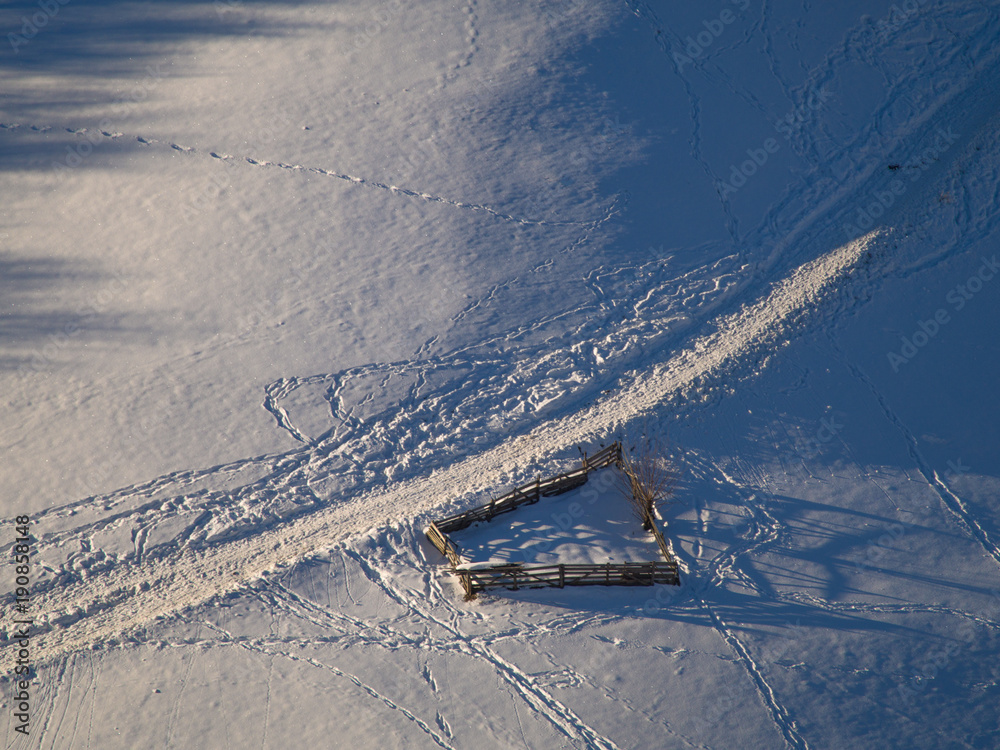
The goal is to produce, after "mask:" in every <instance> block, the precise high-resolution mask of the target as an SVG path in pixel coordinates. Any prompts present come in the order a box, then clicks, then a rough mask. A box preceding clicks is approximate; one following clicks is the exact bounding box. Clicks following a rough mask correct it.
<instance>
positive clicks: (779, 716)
mask: <svg viewBox="0 0 1000 750" xmlns="http://www.w3.org/2000/svg"><path fill="white" fill-rule="evenodd" d="M703 603H704V602H703ZM704 604H705V610H706V611H707V612H708V615H709V617H710V618H711V620H712V624H713V625H714V626H715V629H716V630H717V631H718V632H719V633H720V634H721V635H722V637H723V639H724V640H725V641H726V643H728V644H729V647H730V648H731V649H732V650H733V653H735V654H736V655H737V657H738V658H739V661H740V664H742V665H743V668H744V669H746V671H747V674H748V675H750V679H751V680H752V681H753V683H754V687H755V688H756V689H757V693H758V694H759V695H760V697H761V699H762V700H763V701H764V705H765V706H767V710H768V711H769V712H770V714H771V719H772V720H773V721H774V723H775V725H776V726H777V727H778V729H779V731H780V732H781V734H782V736H783V737H784V738H785V742H786V743H787V744H788V745H789V747H793V748H796V750H809V743H808V742H806V741H805V739H804V738H803V737H802V736H801V735H800V734H799V731H798V727H797V726H796V724H795V721H794V720H793V719H791V717H789V715H788V712H787V711H786V710H785V709H784V707H783V706H782V705H781V703H780V702H779V701H778V697H777V696H776V695H775V693H774V690H773V689H772V688H771V685H770V683H768V681H767V680H766V679H765V678H764V670H762V669H761V668H760V665H758V664H757V662H756V661H755V660H754V658H753V656H752V655H751V654H750V650H749V649H748V648H747V647H746V646H745V645H744V644H743V641H741V640H740V639H739V638H737V637H736V635H735V634H733V632H732V630H730V629H729V627H728V626H727V625H726V623H725V622H724V621H723V620H722V618H721V617H719V616H718V615H717V614H716V613H715V611H714V610H713V609H712V607H710V606H709V605H708V604H707V603H704Z"/></svg>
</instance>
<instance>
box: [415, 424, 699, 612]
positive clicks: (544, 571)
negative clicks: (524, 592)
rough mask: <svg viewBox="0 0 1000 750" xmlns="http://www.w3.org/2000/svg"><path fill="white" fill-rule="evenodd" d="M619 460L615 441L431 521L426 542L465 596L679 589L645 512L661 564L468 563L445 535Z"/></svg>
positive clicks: (580, 481)
mask: <svg viewBox="0 0 1000 750" xmlns="http://www.w3.org/2000/svg"><path fill="white" fill-rule="evenodd" d="M621 461H622V449H621V443H618V442H615V443H612V444H611V445H609V446H608V447H607V448H604V449H603V450H600V451H598V452H597V453H595V454H594V455H592V456H589V457H588V456H587V454H584V457H583V462H582V464H581V466H580V468H578V469H574V470H573V471H568V472H564V473H562V474H557V475H556V476H554V477H550V478H548V479H542V478H541V477H539V478H537V479H536V480H535V481H534V482H529V483H528V484H524V485H521V486H519V487H514V488H513V489H511V490H510V491H508V492H507V493H505V494H504V495H501V496H500V497H498V498H495V499H493V500H491V501H490V502H489V503H487V504H486V505H481V506H479V507H476V508H472V509H471V510H469V511H466V512H465V513H459V514H456V515H453V516H448V517H447V518H442V519H439V520H437V521H433V522H431V524H430V526H429V527H428V528H427V531H426V534H427V539H428V540H429V541H430V542H431V544H433V545H434V546H435V547H436V548H437V549H438V551H439V552H441V554H442V555H444V556H445V557H446V558H448V561H449V562H450V563H451V568H452V572H453V573H454V574H455V575H456V576H457V577H458V579H459V581H460V582H461V584H462V588H463V589H464V590H465V594H466V597H467V598H470V599H471V598H474V597H475V596H476V594H477V592H479V591H483V590H484V589H487V588H495V587H505V588H509V589H514V590H517V589H519V588H535V587H542V586H554V587H558V588H564V587H566V586H652V585H654V584H657V583H665V584H671V585H674V586H679V585H680V575H679V573H678V568H677V562H676V561H675V560H674V559H673V556H672V555H671V554H670V548H669V547H668V546H667V543H666V539H664V537H663V534H662V532H661V531H660V530H659V528H657V525H656V522H655V519H654V518H653V517H652V515H651V514H650V515H649V516H648V517H646V518H645V519H644V520H645V522H646V523H647V524H648V527H649V528H650V529H651V531H652V534H653V537H654V538H655V540H656V543H657V546H658V547H659V550H660V553H661V554H662V555H663V557H664V561H663V562H660V561H656V562H653V561H639V562H627V563H603V564H573V565H567V564H554V565H523V564H520V563H501V564H497V563H486V564H482V563H480V564H469V563H466V562H464V561H463V560H462V555H461V552H460V550H459V547H458V545H457V544H455V542H454V540H452V539H451V538H450V536H449V534H452V533H454V532H456V531H461V530H462V529H467V528H468V527H470V526H472V525H473V524H475V523H480V522H484V521H485V522H491V521H493V519H494V518H496V517H497V516H499V515H502V514H505V513H511V512H513V511H515V510H517V509H518V508H520V507H521V506H524V505H529V504H534V503H537V502H539V501H540V500H541V499H542V498H544V497H552V496H555V495H561V494H563V493H565V492H569V491H571V490H574V489H576V488H577V487H580V486H582V485H584V484H586V482H587V479H588V476H589V474H590V472H592V471H596V470H598V469H603V468H605V467H607V466H611V465H615V466H619V465H620V464H621Z"/></svg>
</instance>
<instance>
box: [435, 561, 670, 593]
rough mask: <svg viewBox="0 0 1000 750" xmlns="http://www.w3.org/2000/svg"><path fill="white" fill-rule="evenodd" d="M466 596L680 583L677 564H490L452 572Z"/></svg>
mask: <svg viewBox="0 0 1000 750" xmlns="http://www.w3.org/2000/svg"><path fill="white" fill-rule="evenodd" d="M455 572H456V573H457V574H458V576H459V578H460V579H461V580H462V587H463V588H464V589H465V590H466V593H468V594H469V595H470V596H475V594H476V593H477V592H479V591H483V590H485V589H487V588H496V587H501V586H502V587H505V588H510V589H514V590H515V591H516V590H517V589H520V588H541V587H555V588H565V587H566V586H652V585H654V584H657V583H666V584H672V585H678V584H680V577H679V575H678V572H677V563H675V562H671V563H663V562H636V563H620V564H615V563H604V564H596V565H569V564H564V565H532V566H523V565H518V564H513V565H493V566H490V567H488V568H473V569H468V568H463V567H459V568H458V569H457V570H456V571H455Z"/></svg>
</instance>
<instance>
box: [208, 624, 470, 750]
mask: <svg viewBox="0 0 1000 750" xmlns="http://www.w3.org/2000/svg"><path fill="white" fill-rule="evenodd" d="M202 624H203V625H204V626H205V627H206V628H208V629H209V630H211V631H213V632H215V633H217V634H218V635H219V637H220V639H221V640H222V642H223V643H227V644H230V645H233V646H237V647H238V648H242V649H246V650H247V651H250V652H256V653H259V654H264V655H266V656H271V657H279V658H284V659H288V660H290V661H295V662H302V663H304V664H309V665H310V666H313V667H316V668H317V669H323V670H326V671H327V672H332V673H333V674H335V675H337V676H338V677H343V678H345V679H347V680H349V681H350V682H352V683H354V685H356V686H357V687H359V688H361V690H362V691H364V692H365V693H366V694H368V695H369V696H370V697H372V698H374V699H375V700H376V701H378V702H380V703H382V705H384V706H385V707H387V708H389V709H392V710H393V711H398V712H399V713H401V714H402V715H403V716H405V717H406V718H407V719H409V720H410V721H412V722H413V723H414V724H416V725H417V726H418V727H419V728H420V729H421V730H422V731H423V732H424V733H425V734H427V735H428V736H429V737H430V738H431V739H432V740H433V741H434V743H435V744H436V745H437V746H438V747H442V748H445V750H455V747H454V746H453V745H450V744H449V743H448V742H447V740H446V739H445V738H444V737H442V736H441V735H440V734H438V733H437V732H435V731H434V729H433V728H432V727H431V726H430V725H429V724H428V723H427V722H426V721H424V720H423V719H421V718H420V717H419V716H417V715H416V714H414V713H413V712H412V711H410V710H409V709H407V708H406V707H404V706H401V705H399V704H398V703H396V702H395V701H393V700H392V699H391V698H389V697H388V696H386V695H383V694H382V693H380V692H379V691H378V690H376V689H375V688H373V687H372V686H371V685H368V684H367V683H365V682H363V681H362V680H361V679H360V678H359V677H358V676H357V675H354V674H351V673H350V672H345V671H344V670H342V669H339V668H338V667H335V666H334V665H332V664H326V663H325V662H322V661H319V660H318V659H313V658H311V657H308V656H298V655H296V654H292V653H286V652H284V651H275V650H272V649H270V648H268V647H266V646H263V645H260V644H258V643H254V642H252V641H246V640H241V639H237V638H233V636H232V634H231V633H229V632H228V631H226V630H224V629H223V628H220V627H218V626H217V625H214V624H212V623H210V622H207V621H203V622H202Z"/></svg>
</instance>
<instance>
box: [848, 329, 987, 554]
mask: <svg viewBox="0 0 1000 750" xmlns="http://www.w3.org/2000/svg"><path fill="white" fill-rule="evenodd" d="M831 343H832V344H833V346H834V347H835V351H836V352H837V353H838V355H839V356H840V358H841V361H843V362H844V363H845V364H846V365H847V367H848V369H849V370H850V371H851V374H852V375H854V377H855V378H856V379H857V380H858V381H860V382H861V383H863V384H864V385H865V386H866V387H867V388H868V390H869V391H871V393H872V395H873V396H875V400H876V401H878V405H879V408H880V409H881V410H882V413H883V415H884V416H885V418H886V420H888V421H889V423H890V424H892V425H893V427H895V428H896V430H897V431H898V432H899V433H900V435H901V436H902V437H903V441H904V443H905V444H906V449H907V452H908V453H909V454H910V458H912V459H913V462H914V463H915V464H916V466H917V470H918V471H919V472H920V473H921V474H922V475H923V477H924V479H925V480H926V481H927V484H928V485H929V486H930V487H931V488H932V489H933V490H934V492H935V494H937V496H938V497H939V498H940V500H941V504H942V505H944V507H945V508H947V509H948V511H949V512H950V513H951V514H952V515H953V516H954V517H955V519H956V520H957V521H958V523H959V525H961V526H962V527H963V528H964V529H965V530H966V532H967V533H968V535H969V536H970V537H972V539H973V540H974V541H976V542H977V543H978V544H979V546H980V547H982V549H983V551H984V552H985V553H986V554H987V555H989V556H990V557H991V558H993V561H994V562H995V563H996V564H997V565H1000V547H998V546H997V544H996V542H994V541H993V540H992V539H991V538H990V535H989V533H988V532H987V531H986V529H984V528H983V527H982V525H981V524H980V523H979V521H977V520H976V517H975V516H974V515H973V514H972V512H971V511H970V510H969V508H968V506H966V504H965V502H964V501H963V500H962V498H960V497H959V496H958V495H956V494H955V493H954V492H952V490H951V488H950V487H949V486H948V485H947V484H946V483H945V482H944V481H943V480H942V479H941V477H940V475H939V474H938V473H937V471H935V470H934V469H933V468H932V467H931V466H930V465H929V464H928V463H927V460H926V459H925V458H924V456H923V454H922V453H921V452H920V445H919V443H918V441H917V437H916V435H914V434H913V432H912V431H911V430H910V428H909V427H907V426H906V424H905V423H904V422H903V420H902V418H901V417H900V416H899V415H898V414H896V412H895V411H893V409H892V407H891V406H890V405H889V401H888V399H887V398H886V397H885V395H883V393H882V392H881V391H880V390H879V389H878V387H877V386H876V385H875V383H874V382H873V381H872V379H871V378H869V377H868V375H866V374H865V373H864V372H863V371H862V370H861V368H859V367H858V366H857V365H855V364H854V363H852V362H850V361H848V360H847V356H846V354H845V353H844V351H843V350H842V349H840V348H839V347H838V346H837V345H836V344H835V343H833V342H832V341H831Z"/></svg>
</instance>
